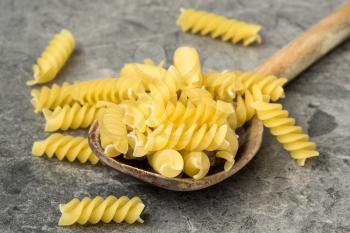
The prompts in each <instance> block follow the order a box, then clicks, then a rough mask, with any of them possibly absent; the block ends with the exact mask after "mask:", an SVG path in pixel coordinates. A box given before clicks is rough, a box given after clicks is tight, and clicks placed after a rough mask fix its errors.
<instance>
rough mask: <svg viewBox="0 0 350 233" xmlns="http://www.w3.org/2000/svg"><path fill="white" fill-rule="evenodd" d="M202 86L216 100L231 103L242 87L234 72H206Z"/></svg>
mask: <svg viewBox="0 0 350 233" xmlns="http://www.w3.org/2000/svg"><path fill="white" fill-rule="evenodd" d="M203 80H204V86H205V87H206V89H207V90H208V91H209V92H210V93H211V94H212V96H213V97H214V98H216V99H220V100H224V101H228V102H231V101H232V100H233V99H234V98H235V97H236V93H237V92H241V91H242V90H243V89H244V85H243V83H242V82H241V80H240V79H239V78H238V76H237V75H236V74H235V73H234V72H222V73H220V72H208V73H205V74H204V79H203Z"/></svg>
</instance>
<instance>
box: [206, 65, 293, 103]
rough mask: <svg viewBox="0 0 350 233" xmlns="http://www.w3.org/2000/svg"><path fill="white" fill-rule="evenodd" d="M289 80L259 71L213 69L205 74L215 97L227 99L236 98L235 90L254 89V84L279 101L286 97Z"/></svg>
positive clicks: (207, 85) (207, 84)
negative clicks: (286, 86)
mask: <svg viewBox="0 0 350 233" xmlns="http://www.w3.org/2000/svg"><path fill="white" fill-rule="evenodd" d="M287 81H288V80H287V78H279V77H276V76H274V75H262V74H259V73H257V72H241V71H224V72H221V73H220V72H215V71H211V72H208V73H206V74H204V85H205V87H206V88H207V89H208V90H209V91H210V92H211V93H212V94H213V95H214V96H215V97H217V98H219V99H223V100H226V101H229V100H230V99H231V100H232V99H233V98H234V96H235V95H234V92H238V93H244V91H245V90H246V89H249V90H250V91H252V89H253V86H254V85H257V86H258V87H259V88H260V90H261V92H262V94H263V95H268V96H270V99H271V100H272V101H277V100H278V99H280V98H283V97H284V90H283V85H284V84H286V83H287ZM242 85H243V88H242Z"/></svg>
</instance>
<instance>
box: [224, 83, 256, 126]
mask: <svg viewBox="0 0 350 233" xmlns="http://www.w3.org/2000/svg"><path fill="white" fill-rule="evenodd" d="M253 102H254V96H253V94H252V93H251V92H250V91H249V90H246V91H245V92H244V96H241V95H238V96H237V98H236V100H235V101H234V102H233V109H234V112H233V113H232V114H230V115H229V117H228V122H229V124H230V126H231V128H233V129H236V128H239V127H241V126H243V125H244V123H246V122H247V121H249V120H250V119H252V118H253V116H254V115H255V109H254V108H253V107H252V106H251V104H252V103H253Z"/></svg>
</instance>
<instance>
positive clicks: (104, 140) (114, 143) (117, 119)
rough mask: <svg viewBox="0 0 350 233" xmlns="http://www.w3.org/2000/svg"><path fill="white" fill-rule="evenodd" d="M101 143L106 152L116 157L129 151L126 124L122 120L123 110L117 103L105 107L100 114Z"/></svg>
mask: <svg viewBox="0 0 350 233" xmlns="http://www.w3.org/2000/svg"><path fill="white" fill-rule="evenodd" d="M97 119H98V123H99V130H100V140H101V145H102V147H103V148H104V149H105V154H106V155H107V156H109V157H115V156H118V155H120V154H126V152H127V151H128V137H127V130H126V125H125V124H124V123H123V122H122V120H123V113H122V110H121V109H120V108H119V107H118V106H117V105H116V106H114V107H109V108H104V109H101V111H100V112H99V114H98V118H97Z"/></svg>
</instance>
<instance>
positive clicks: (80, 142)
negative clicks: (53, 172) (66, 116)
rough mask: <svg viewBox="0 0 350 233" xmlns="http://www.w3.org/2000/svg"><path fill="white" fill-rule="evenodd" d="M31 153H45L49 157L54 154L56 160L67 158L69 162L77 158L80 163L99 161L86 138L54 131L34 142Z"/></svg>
mask: <svg viewBox="0 0 350 233" xmlns="http://www.w3.org/2000/svg"><path fill="white" fill-rule="evenodd" d="M32 154H33V155H34V156H43V155H44V154H46V155H47V157H49V158H52V157H53V156H55V157H56V158H57V159H58V160H63V159H64V158H67V160H68V161H70V162H73V161H75V160H76V159H78V160H79V161H80V162H81V163H86V162H87V161H89V162H90V163H92V164H96V163H98V161H99V159H98V158H97V157H96V155H95V154H94V153H93V152H92V151H91V149H90V147H89V144H88V140H87V138H84V137H73V136H69V135H63V134H59V133H54V134H52V135H50V136H49V137H47V138H46V139H44V140H42V141H36V142H34V144H33V148H32Z"/></svg>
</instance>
